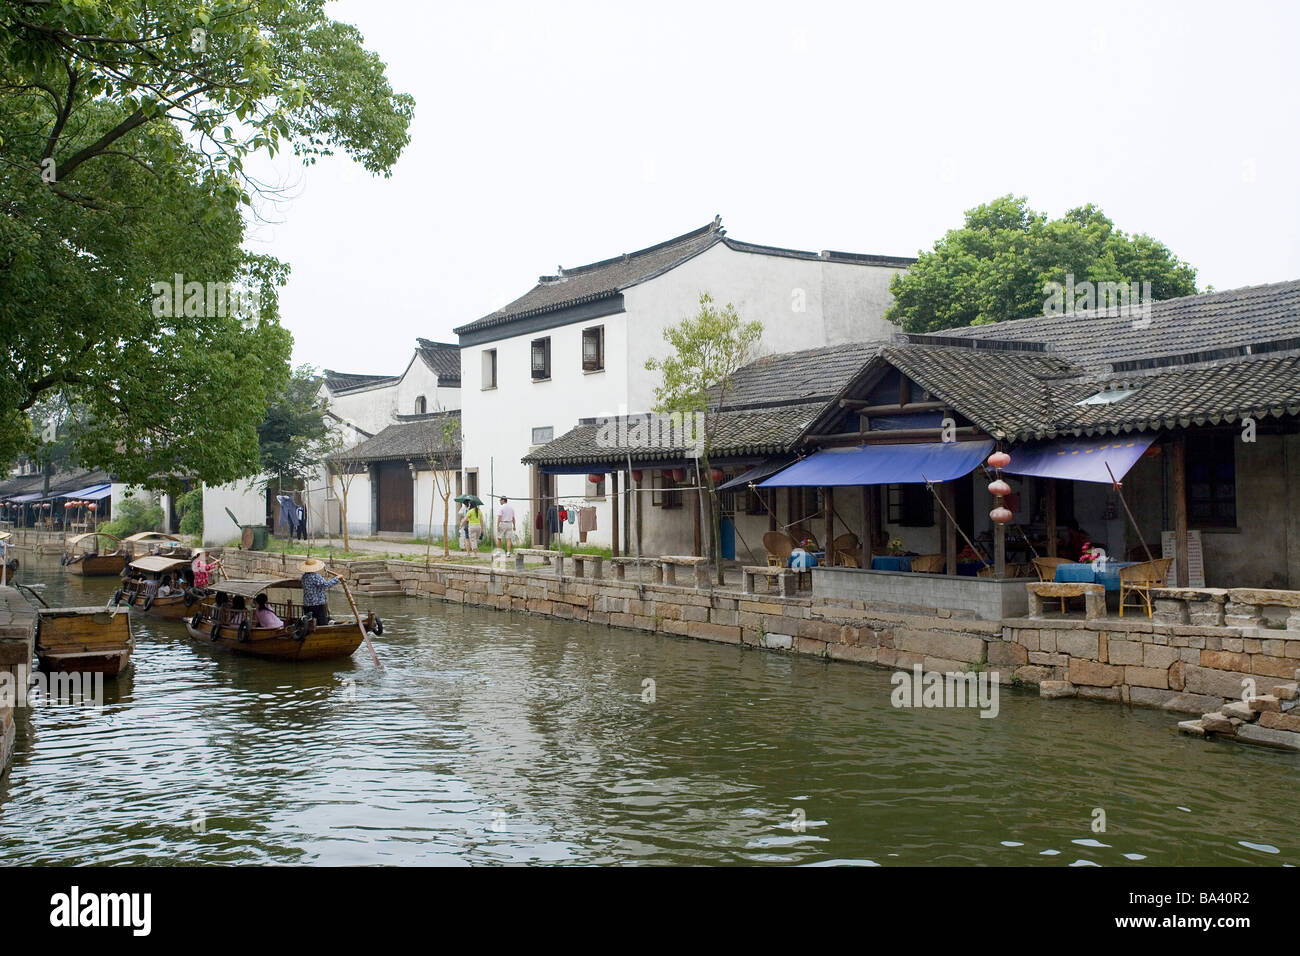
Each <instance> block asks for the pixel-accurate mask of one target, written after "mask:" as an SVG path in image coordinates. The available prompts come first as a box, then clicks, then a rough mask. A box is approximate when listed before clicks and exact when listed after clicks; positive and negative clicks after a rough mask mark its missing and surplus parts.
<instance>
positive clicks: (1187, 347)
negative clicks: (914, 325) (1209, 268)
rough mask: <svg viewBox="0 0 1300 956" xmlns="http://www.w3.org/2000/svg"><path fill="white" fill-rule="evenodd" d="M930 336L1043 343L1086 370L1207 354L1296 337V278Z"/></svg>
mask: <svg viewBox="0 0 1300 956" xmlns="http://www.w3.org/2000/svg"><path fill="white" fill-rule="evenodd" d="M937 334H938V335H943V336H958V337H962V338H980V339H992V340H1000V341H1037V342H1046V343H1048V344H1049V345H1050V346H1051V347H1052V350H1053V351H1054V352H1055V353H1056V354H1057V355H1058V356H1060V357H1061V358H1064V359H1067V360H1069V361H1071V362H1074V363H1076V364H1078V365H1084V366H1087V367H1089V368H1100V367H1105V366H1107V365H1110V364H1113V363H1115V362H1128V361H1134V360H1151V359H1153V358H1157V357H1160V356H1171V355H1178V354H1183V353H1203V352H1214V351H1216V350H1223V349H1231V348H1235V347H1238V346H1247V345H1252V344H1258V343H1264V342H1276V341H1279V340H1286V339H1294V338H1296V337H1298V336H1300V280H1293V281H1290V282H1275V283H1272V284H1271V285H1258V286H1249V287H1247V288H1244V289H1230V290H1228V291H1225V292H1210V293H1204V294H1202V295H1190V296H1183V297H1181V298H1177V299H1165V300H1163V301H1160V302H1154V303H1152V304H1151V306H1150V311H1149V313H1148V314H1143V313H1136V314H1133V313H1124V312H1123V311H1122V310H1120V309H1111V310H1108V311H1101V310H1093V311H1089V312H1070V313H1067V314H1065V315H1056V316H1046V315H1044V316H1034V317H1032V318H1027V319H1016V320H1014V321H1009V322H997V323H994V324H992V325H979V326H971V327H968V328H962V329H950V330H947V331H944V332H940V333H937ZM1207 358H1213V356H1207Z"/></svg>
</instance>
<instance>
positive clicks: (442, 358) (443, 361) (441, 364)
mask: <svg viewBox="0 0 1300 956" xmlns="http://www.w3.org/2000/svg"><path fill="white" fill-rule="evenodd" d="M415 341H416V346H417V347H416V351H417V352H419V353H420V358H422V359H424V361H425V362H426V363H427V364H428V366H429V368H431V369H433V371H434V373H435V374H436V375H437V376H438V384H439V385H447V386H459V385H460V346H459V345H458V344H456V343H455V342H432V341H430V340H429V339H420V338H417V339H416V340H415Z"/></svg>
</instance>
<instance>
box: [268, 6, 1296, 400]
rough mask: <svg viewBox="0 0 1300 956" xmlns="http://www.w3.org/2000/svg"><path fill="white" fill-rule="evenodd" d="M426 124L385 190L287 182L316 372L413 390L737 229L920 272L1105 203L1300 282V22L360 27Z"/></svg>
mask: <svg viewBox="0 0 1300 956" xmlns="http://www.w3.org/2000/svg"><path fill="white" fill-rule="evenodd" d="M330 9H331V11H332V14H333V16H334V17H335V18H336V19H340V20H344V21H347V22H350V23H353V24H356V25H357V26H358V27H359V28H360V29H361V31H362V33H363V34H364V35H365V39H366V45H367V47H368V48H369V49H371V50H374V51H375V52H377V53H378V54H379V55H380V56H381V57H382V58H383V59H384V60H385V61H386V62H387V64H388V75H389V77H390V79H391V80H392V83H393V86H394V87H395V88H396V89H398V90H401V91H404V92H408V93H410V94H412V95H413V96H414V97H415V101H416V107H415V121H414V124H413V126H412V129H411V144H410V146H408V147H407V149H406V151H405V152H404V153H403V155H402V157H401V160H400V161H399V163H398V164H397V166H396V168H395V170H394V172H393V175H392V177H391V178H389V179H380V178H372V177H370V176H368V175H367V174H366V173H365V172H364V171H363V170H362V169H361V168H360V167H358V166H356V165H355V164H352V163H351V162H349V161H348V160H347V159H346V158H345V157H341V156H340V157H336V158H334V159H332V160H326V161H322V162H320V163H318V164H317V165H316V166H313V167H310V168H307V169H303V168H301V167H299V166H297V165H296V164H294V163H290V162H284V161H280V162H277V163H275V164H273V165H272V164H269V163H265V162H264V163H262V164H261V166H260V169H261V171H262V174H263V175H264V176H265V177H266V178H269V179H271V180H273V181H275V182H276V183H278V184H280V185H283V186H287V187H288V190H289V192H290V194H291V198H289V199H287V200H286V201H283V202H281V203H280V204H279V205H278V206H277V207H276V208H275V209H273V210H269V211H268V216H269V217H270V218H272V219H273V220H274V221H273V222H272V223H269V224H265V223H264V224H260V225H258V226H257V228H256V229H255V230H254V231H253V233H252V239H251V242H250V246H251V247H252V248H254V249H256V250H257V251H265V252H270V253H272V254H273V255H276V256H278V257H279V258H281V259H283V260H286V261H288V262H289V263H290V264H291V265H292V267H293V273H292V277H291V279H290V282H289V285H288V287H287V288H286V289H285V290H284V293H283V295H282V299H281V313H282V321H283V322H284V324H285V325H286V326H287V327H288V328H290V329H291V330H292V331H293V333H294V336H295V339H296V343H297V344H296V346H295V355H294V358H295V361H296V362H308V363H311V364H313V365H316V366H318V367H327V368H332V369H335V370H338V371H349V372H366V373H383V374H394V373H398V372H400V371H401V370H402V369H403V368H404V367H405V364H406V362H407V361H408V360H409V358H410V354H411V350H412V348H413V347H414V344H415V337H416V336H417V335H419V336H424V337H426V338H432V339H438V340H443V341H451V342H454V341H456V339H455V336H454V335H452V332H451V330H452V328H454V327H455V326H457V325H461V324H463V323H465V322H469V321H472V320H473V319H476V318H478V317H480V316H482V315H484V314H486V313H488V312H491V311H493V310H494V309H497V308H499V307H500V306H501V305H503V304H505V303H506V302H508V301H509V300H511V299H513V298H515V297H517V296H519V295H521V294H523V293H524V292H525V291H527V290H528V289H529V288H530V287H531V286H532V284H533V283H534V282H535V281H536V278H537V276H538V275H539V274H542V273H550V272H552V271H554V269H555V267H556V266H557V265H564V266H573V265H579V264H582V263H584V262H590V261H593V260H596V259H603V258H606V257H609V256H613V255H618V254H619V253H622V252H626V251H631V250H633V249H637V248H640V247H642V246H646V245H650V244H653V243H655V242H659V241H661V240H663V239H667V238H670V237H672V236H675V235H678V234H680V233H683V232H686V231H688V230H691V229H694V228H696V227H698V226H701V225H703V224H705V223H706V222H708V221H709V220H710V219H712V218H713V216H714V214H715V213H720V214H721V215H722V218H723V225H724V226H725V227H726V229H727V232H728V235H731V236H733V237H735V238H738V239H743V240H746V241H750V242H760V243H767V244H771V245H781V246H789V247H794V248H801V249H812V250H820V249H839V250H846V251H852V252H867V253H879V254H886V255H915V254H916V252H917V251H918V250H919V249H923V248H927V249H928V248H929V247H930V246H931V245H932V244H933V243H934V241H935V240H936V239H937V238H939V237H940V236H941V235H942V234H943V232H944V231H945V230H947V229H949V228H952V227H954V226H958V225H960V222H961V215H962V212H963V210H965V209H968V208H970V207H971V206H974V205H976V204H978V203H980V202H984V201H986V200H989V199H992V198H994V197H996V196H999V195H1003V194H1005V193H1014V194H1016V195H1024V196H1028V197H1029V201H1030V204H1031V206H1033V208H1035V209H1038V210H1040V211H1043V212H1046V213H1048V214H1049V215H1052V216H1059V215H1060V214H1061V213H1063V212H1064V211H1065V210H1067V209H1069V208H1072V207H1074V206H1077V205H1081V204H1083V203H1085V202H1093V203H1096V204H1097V205H1099V206H1100V207H1101V208H1102V209H1103V210H1104V211H1105V213H1106V214H1107V215H1109V216H1110V217H1111V219H1112V220H1114V222H1115V223H1116V225H1117V226H1118V227H1119V228H1121V229H1124V230H1125V231H1127V232H1146V233H1149V234H1151V235H1153V236H1155V237H1156V238H1158V239H1160V240H1161V241H1163V242H1164V243H1166V244H1167V245H1168V246H1169V247H1170V248H1171V249H1172V250H1173V252H1174V253H1175V254H1176V255H1178V256H1179V257H1181V258H1183V259H1184V260H1186V261H1188V262H1190V263H1191V264H1192V265H1194V266H1196V267H1197V269H1198V270H1199V272H1198V285H1199V287H1201V288H1204V287H1205V286H1206V285H1213V286H1214V287H1215V288H1217V289H1228V288H1233V287H1237V286H1244V285H1254V284H1257V283H1263V282H1277V281H1283V280H1287V279H1296V278H1300V241H1298V240H1297V235H1298V233H1300V177H1298V176H1297V172H1298V171H1300V132H1298V126H1300V123H1298V120H1300V57H1297V56H1296V55H1295V47H1296V45H1297V42H1298V41H1300V29H1298V27H1300V4H1295V3H1284V2H1279V3H1234V4H1225V3H1183V2H1178V3H1173V2H1170V3H1137V2H1128V3H1113V4H1112V3H1089V4H1087V5H1082V6H1081V5H1074V4H1071V5H1068V6H1066V5H1061V6H1057V5H1049V4H1044V3H1024V4H1013V3H986V4H973V3H969V2H959V3H933V4H922V3H910V2H909V3H901V4H900V3H848V2H846V3H810V2H806V0H802V2H799V3H791V2H785V3H773V4H759V3H752V2H746V3H735V4H730V3H720V2H713V0H695V2H692V3H684V4H677V3H665V2H661V0H657V2H655V3H652V4H644V3H641V4H631V3H621V2H610V0H606V2H602V3H592V4H566V3H561V2H554V0H548V2H546V3H538V2H536V0H533V2H528V3H518V4H515V3H509V4H507V3H495V2H473V3H457V4H451V3H443V2H421V0H339V2H336V3H333V4H331V6H330Z"/></svg>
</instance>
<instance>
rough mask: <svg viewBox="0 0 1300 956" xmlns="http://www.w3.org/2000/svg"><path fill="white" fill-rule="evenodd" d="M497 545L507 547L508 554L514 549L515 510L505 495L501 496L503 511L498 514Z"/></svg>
mask: <svg viewBox="0 0 1300 956" xmlns="http://www.w3.org/2000/svg"><path fill="white" fill-rule="evenodd" d="M497 543H498V544H499V545H503V546H504V547H505V549H506V554H510V553H511V552H512V550H513V549H514V544H515V509H514V507H513V506H511V504H510V502H509V500H508V499H507V498H506V497H505V496H504V495H502V496H501V510H500V511H498V512H497Z"/></svg>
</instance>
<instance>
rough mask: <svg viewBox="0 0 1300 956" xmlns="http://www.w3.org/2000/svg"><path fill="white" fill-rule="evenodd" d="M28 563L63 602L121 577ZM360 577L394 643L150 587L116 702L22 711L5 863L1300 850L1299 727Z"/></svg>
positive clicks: (1151, 860) (111, 695) (1122, 857)
mask: <svg viewBox="0 0 1300 956" xmlns="http://www.w3.org/2000/svg"><path fill="white" fill-rule="evenodd" d="M24 557H27V556H26V555H25V556H24ZM25 564H26V567H25V569H24V570H23V571H22V572H20V580H24V581H27V582H44V583H45V584H46V587H45V589H44V593H45V595H46V597H47V600H49V601H50V602H51V603H52V604H78V605H80V604H102V603H103V602H104V601H105V600H106V599H107V597H108V595H109V594H110V593H111V591H112V590H113V587H114V583H115V582H114V581H113V580H112V579H98V580H94V579H92V580H82V579H80V578H76V577H72V576H69V575H65V574H64V572H63V571H62V569H61V568H60V567H59V566H58V564H57V563H56V562H55V561H52V560H48V559H46V560H45V561H44V562H43V563H41V564H40V566H35V565H34V562H33V561H31V560H30V558H28V560H27V561H26V562H25ZM333 603H334V605H335V607H334V611H335V613H336V614H338V613H339V612H340V610H342V611H344V612H346V602H344V601H342V600H338V599H337V598H336V599H333ZM362 603H363V605H367V604H368V605H370V606H373V607H374V609H375V610H376V611H377V612H378V613H379V614H380V615H381V616H382V617H383V619H384V622H385V631H384V635H383V637H382V638H380V639H379V641H378V650H379V653H380V656H381V657H382V658H383V661H384V663H385V665H386V667H385V669H384V670H382V671H380V670H378V669H376V668H375V666H374V664H373V663H372V662H371V661H370V659H369V655H368V654H367V653H366V651H365V649H364V647H363V648H362V649H361V650H359V651H358V652H357V654H356V655H355V656H354V657H353V658H352V659H350V660H347V661H342V662H339V661H333V662H323V663H317V664H310V665H286V664H275V663H267V662H258V661H253V660H247V659H241V658H237V657H231V656H228V655H225V654H222V653H221V652H218V651H214V650H211V649H209V648H206V647H202V646H197V645H194V644H192V643H190V642H189V640H188V639H187V638H186V636H185V633H184V629H183V627H182V626H181V625H179V624H174V623H170V622H165V621H158V620H155V619H152V618H148V617H137V618H136V620H135V634H136V652H135V657H134V661H135V663H134V669H133V670H132V671H131V672H130V673H128V674H125V675H123V676H121V677H119V678H118V679H117V680H116V681H110V682H109V685H108V688H107V694H106V701H105V706H104V707H103V709H102V710H95V709H93V708H85V707H78V706H72V705H63V706H46V707H34V708H29V709H27V710H25V711H23V712H21V713H20V715H19V723H18V741H17V756H16V759H15V762H14V765H13V767H12V769H11V771H10V773H9V775H8V776H7V777H6V778H5V779H4V780H3V782H0V864H3V865H27V864H117V865H120V864H143V863H149V864H171V863H174V864H212V863H216V864H237V863H268V864H269V863H277V864H297V863H323V864H491V863H498V864H501V863H506V864H510V863H551V864H613V863H619V864H804V865H827V864H835V863H844V864H861V865H873V864H876V865H883V866H891V865H924V866H936V865H945V866H951V865H1046V866H1065V865H1090V864H1097V865H1103V866H1138V865H1173V864H1229V865H1234V864H1250V865H1279V864H1292V863H1295V862H1297V860H1300V834H1298V833H1297V826H1296V820H1297V819H1298V818H1300V813H1298V812H1297V811H1300V786H1298V784H1300V755H1293V754H1287V753H1280V752H1273V751H1268V750H1261V749H1255V748H1249V747H1241V746H1234V745H1231V744H1223V743H1220V744H1213V743H1206V742H1204V741H1201V740H1195V739H1190V738H1186V737H1182V736H1180V735H1178V733H1177V732H1176V730H1175V723H1176V720H1177V718H1176V717H1175V716H1173V715H1171V714H1167V713H1163V712H1160V711H1152V710H1145V709H1126V708H1122V707H1118V706H1114V705H1108V704H1098V703H1089V702H1084V701H1052V702H1045V701H1041V700H1039V699H1038V697H1037V696H1036V695H1035V694H1033V693H1031V692H1027V691H1020V690H1013V689H1010V688H1003V689H1002V693H1001V696H1000V702H999V703H1000V709H999V714H998V716H997V717H996V718H994V719H982V718H980V716H979V714H978V712H977V711H976V710H974V709H962V710H958V709H895V708H894V707H892V706H891V703H890V692H891V690H892V689H893V688H892V685H891V683H890V673H889V672H888V671H884V670H876V669H873V668H866V667H858V666H853V665H848V664H838V663H827V662H822V661H818V660H812V659H806V658H795V657H789V656H783V655H780V654H775V653H768V652H760V651H755V650H745V649H741V648H737V647H732V646H728V645H717V644H707V643H702V642H697V641H691V640H685V639H676V638H670V637H658V636H650V635H644V634H637V633H631V632H626V631H618V630H610V629H607V628H604V627H596V626H588V625H585V624H579V623H574V622H566V621H553V620H549V619H546V618H540V617H533V616H529V615H524V614H509V613H504V612H497V611H490V610H481V609H476V608H463V607H458V606H450V605H443V604H441V603H434V602H430V601H425V600H418V599H413V598H410V599H408V598H386V599H380V600H374V601H368V600H366V599H363V600H362ZM647 679H650V680H652V681H653V682H654V683H653V700H649V699H647V698H649V697H650V696H651V695H650V694H649V693H648V692H649V690H650V689H651V685H648V684H646V683H645V681H646V680H647ZM1100 814H1104V826H1105V829H1104V832H1102V831H1098V830H1097V829H1095V827H1096V826H1097V825H1098V824H1099V823H1101V822H1103V817H1102V816H1101V815H1100Z"/></svg>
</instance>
